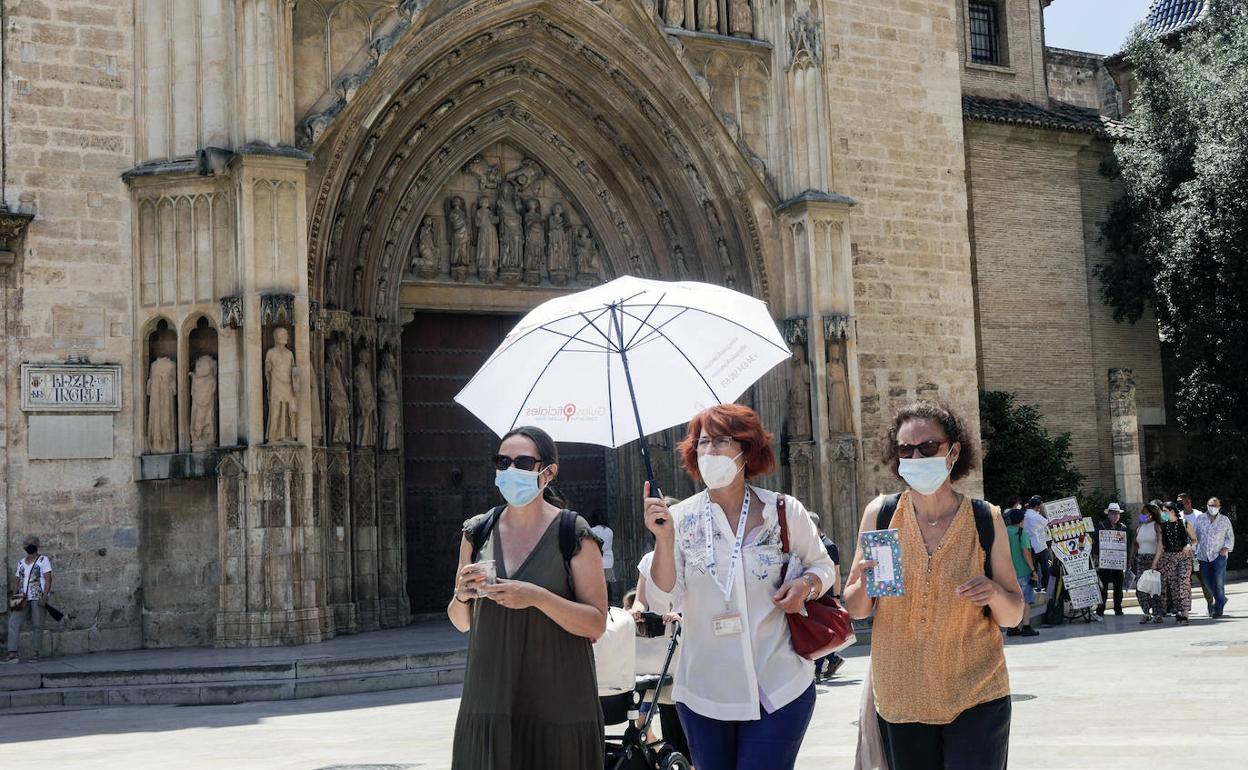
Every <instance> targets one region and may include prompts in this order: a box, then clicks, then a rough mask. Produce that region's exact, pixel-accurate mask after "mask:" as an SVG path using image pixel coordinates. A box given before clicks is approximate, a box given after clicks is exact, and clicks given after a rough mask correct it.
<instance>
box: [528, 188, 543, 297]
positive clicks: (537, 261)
mask: <svg viewBox="0 0 1248 770" xmlns="http://www.w3.org/2000/svg"><path fill="white" fill-rule="evenodd" d="M545 266H546V221H545V219H544V218H543V217H542V204H541V202H540V201H538V199H537V198H529V199H528V200H527V201H525V202H524V282H525V283H527V284H529V285H530V286H537V285H538V284H540V283H541V282H542V272H543V268H544V267H545Z"/></svg>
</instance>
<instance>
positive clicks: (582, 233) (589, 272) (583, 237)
mask: <svg viewBox="0 0 1248 770" xmlns="http://www.w3.org/2000/svg"><path fill="white" fill-rule="evenodd" d="M599 277H600V271H599V266H598V244H597V243H595V242H594V235H593V233H591V232H590V231H589V228H588V227H586V226H585V225H581V227H580V229H579V230H577V231H576V279H577V280H578V281H580V282H581V283H582V284H583V285H585V286H593V285H594V284H596V283H598V279H599Z"/></svg>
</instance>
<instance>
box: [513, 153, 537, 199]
mask: <svg viewBox="0 0 1248 770" xmlns="http://www.w3.org/2000/svg"><path fill="white" fill-rule="evenodd" d="M544 176H546V171H545V170H544V169H543V168H542V167H541V165H539V164H538V162H537V161H535V160H533V159H532V158H525V159H524V160H522V161H520V165H519V167H517V168H516V169H514V170H512V171H511V172H509V173H508V174H507V181H508V182H511V183H512V184H513V185H515V187H516V190H517V192H522V193H524V192H528V191H529V188H530V187H532V186H534V185H536V184H537V182H538V181H539V180H541V178H542V177H544Z"/></svg>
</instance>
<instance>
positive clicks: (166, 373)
mask: <svg viewBox="0 0 1248 770" xmlns="http://www.w3.org/2000/svg"><path fill="white" fill-rule="evenodd" d="M177 392H178V367H177V365H176V364H175V363H174V362H173V359H172V358H170V357H169V356H161V357H160V358H157V359H156V360H155V361H153V362H152V366H151V368H150V369H149V370H148V374H147V452H148V454H154V455H167V454H172V453H173V452H176V451H178V413H177V408H176V401H175V398H176V395H177Z"/></svg>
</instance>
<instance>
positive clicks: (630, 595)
mask: <svg viewBox="0 0 1248 770" xmlns="http://www.w3.org/2000/svg"><path fill="white" fill-rule="evenodd" d="M636 602H637V589H635V588H630V589H628V590H627V591H625V592H624V598H623V599H621V600H620V606H621V607H623V608H624V609H626V610H631V609H632V608H633V604H635V603H636Z"/></svg>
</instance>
